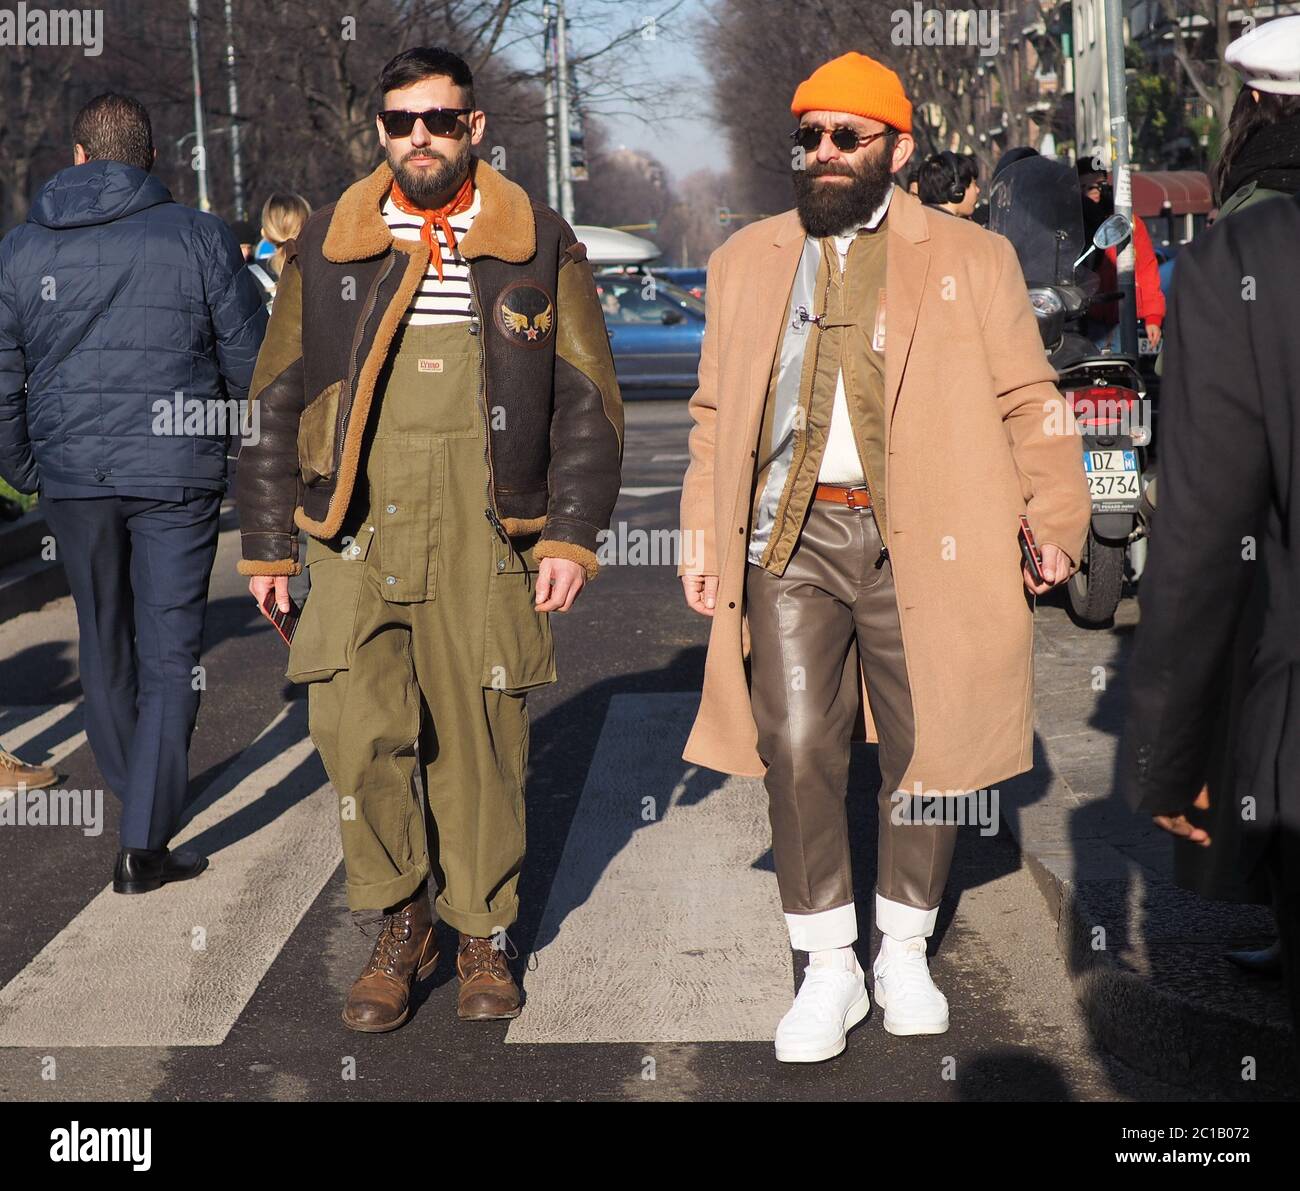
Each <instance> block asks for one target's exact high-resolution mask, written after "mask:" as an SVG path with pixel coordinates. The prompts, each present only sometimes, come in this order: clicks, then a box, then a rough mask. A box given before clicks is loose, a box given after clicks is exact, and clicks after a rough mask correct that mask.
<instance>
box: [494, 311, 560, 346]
mask: <svg viewBox="0 0 1300 1191" xmlns="http://www.w3.org/2000/svg"><path fill="white" fill-rule="evenodd" d="M501 317H502V318H503V319H504V320H505V324H506V326H507V327H509V328H510V330H511V331H513V332H514V333H515V334H516V335H522V336H524V338H525V339H528V340H536V339H538V338H545V336H546V334H547V332H548V331H550V329H551V317H552V307H551V304H550V303H549V302H547V303H546V309H545V310H543V311H542V312H541V314H537V315H534V316H533V318H532V320H531V322H530V320H529V318H528V315H526V314H521V313H520V312H519V311H518V310H511V309H510V307H509V306H507V305H506V304H505V303H504V302H503V303H502V304H501Z"/></svg>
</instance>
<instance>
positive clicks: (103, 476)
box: [95, 471, 108, 480]
mask: <svg viewBox="0 0 1300 1191" xmlns="http://www.w3.org/2000/svg"><path fill="white" fill-rule="evenodd" d="M95 479H97V480H106V479H108V476H107V475H106V474H105V473H104V472H102V471H97V472H96V473H95Z"/></svg>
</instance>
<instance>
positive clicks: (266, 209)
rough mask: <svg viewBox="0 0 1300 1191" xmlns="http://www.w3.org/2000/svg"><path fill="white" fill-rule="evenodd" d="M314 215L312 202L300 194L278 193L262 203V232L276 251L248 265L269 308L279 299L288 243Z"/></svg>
mask: <svg viewBox="0 0 1300 1191" xmlns="http://www.w3.org/2000/svg"><path fill="white" fill-rule="evenodd" d="M310 215H311V204H310V203H309V202H308V201H307V200H306V199H305V198H303V197H302V195H300V194H288V193H278V192H277V193H276V194H273V195H271V197H270V198H268V199H267V200H266V202H265V203H264V204H263V205H262V235H263V236H265V237H266V238H267V239H268V240H270V242H271V243H272V244H274V245H275V254H274V255H273V256H271V257H269V258H267V259H265V260H261V261H256V262H254V263H253V264H250V265H249V266H248V268H249V271H250V272H251V273H252V274H253V277H254V278H255V279H256V281H257V283H258V285H260V286H261V287H262V290H263V292H264V293H265V294H266V307H267V309H268V310H270V308H271V306H272V304H273V303H274V302H275V287H276V284H277V283H278V282H279V280H280V270H281V269H283V268H284V246H285V244H286V243H288V242H289V241H290V240H292V239H295V238H296V237H297V236H298V235H299V234H300V233H301V232H302V226H303V224H304V223H306V222H307V219H308V216H310Z"/></svg>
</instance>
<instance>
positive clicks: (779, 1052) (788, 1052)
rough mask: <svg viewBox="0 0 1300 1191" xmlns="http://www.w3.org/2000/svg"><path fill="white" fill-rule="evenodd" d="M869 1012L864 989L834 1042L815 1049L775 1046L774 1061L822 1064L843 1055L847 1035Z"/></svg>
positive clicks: (852, 1006) (869, 998) (869, 1002)
mask: <svg viewBox="0 0 1300 1191" xmlns="http://www.w3.org/2000/svg"><path fill="white" fill-rule="evenodd" d="M870 1011H871V996H870V994H869V993H868V992H867V990H866V989H863V990H862V996H861V997H860V998H859V999H858V1000H856V1001H854V1003H853V1004H852V1005H851V1006H850V1007H849V1011H848V1012H847V1013H846V1014H845V1015H844V1026H843V1028H842V1029H841V1030H840V1036H839V1038H837V1039H836V1040H835V1041H834V1042H830V1043H827V1044H826V1045H825V1046H817V1047H800V1046H784V1047H783V1046H781V1044H780V1043H777V1045H776V1061H777V1062H778V1063H824V1062H825V1061H826V1060H827V1059H833V1058H835V1056H836V1055H839V1054H843V1053H844V1048H845V1047H846V1046H847V1045H848V1041H847V1037H846V1036H847V1035H848V1032H849V1031H850V1030H851V1029H853V1027H854V1026H856V1025H857V1024H858V1022H860V1021H861V1020H862V1019H863V1018H864V1017H866V1016H867V1014H868V1013H869V1012H870Z"/></svg>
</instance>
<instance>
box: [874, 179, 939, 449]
mask: <svg viewBox="0 0 1300 1191" xmlns="http://www.w3.org/2000/svg"><path fill="white" fill-rule="evenodd" d="M886 226H887V228H888V230H889V258H888V262H887V263H886V266H885V414H886V422H887V424H888V423H892V421H893V419H894V408H895V406H896V405H897V404H898V395H899V392H900V390H901V388H902V384H903V372H904V370H905V368H906V367H907V357H908V354H909V353H910V352H911V350H912V337H913V336H914V335H915V334H916V319H917V315H918V314H919V313H920V310H921V299H922V297H923V295H924V293H925V285H926V278H927V276H928V275H929V271H930V246H929V243H928V241H929V239H930V233H929V229H928V228H927V227H926V214H925V208H924V207H923V206H922V205H921V202H920V200H919V199H917V198H916V196H915V195H911V194H908V193H907V191H905V190H903V189H902V188H901V187H899V188H897V189H896V190H895V191H894V196H893V198H892V199H890V202H889V217H888V222H887V224H886Z"/></svg>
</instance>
